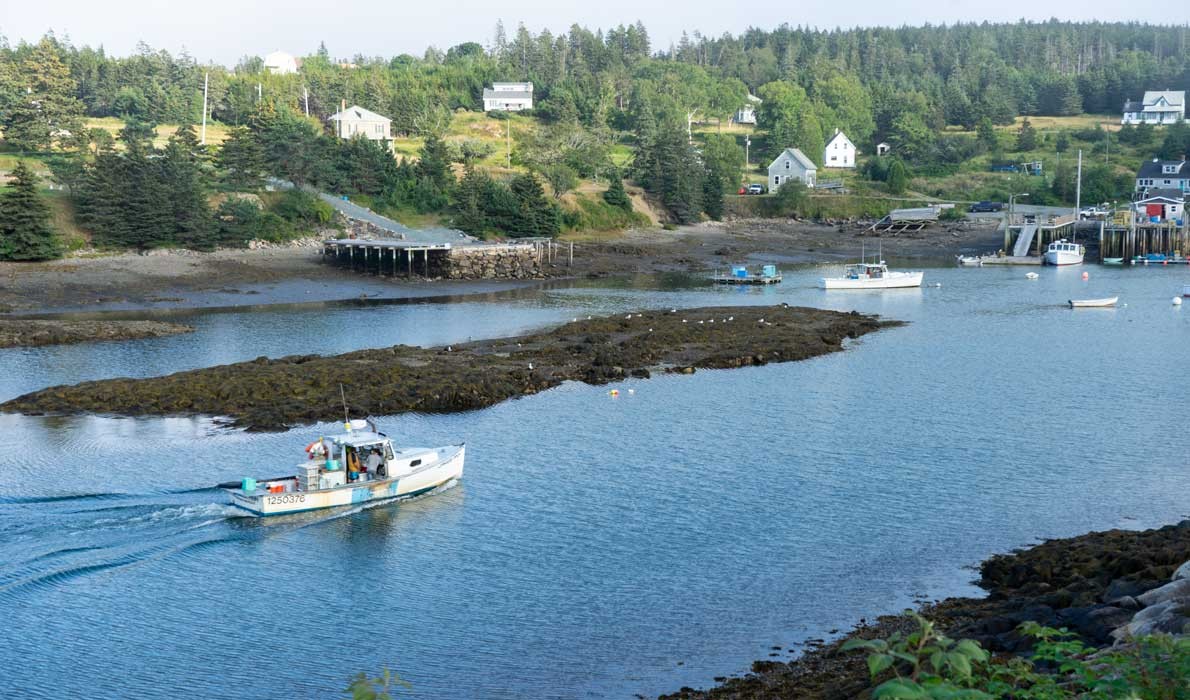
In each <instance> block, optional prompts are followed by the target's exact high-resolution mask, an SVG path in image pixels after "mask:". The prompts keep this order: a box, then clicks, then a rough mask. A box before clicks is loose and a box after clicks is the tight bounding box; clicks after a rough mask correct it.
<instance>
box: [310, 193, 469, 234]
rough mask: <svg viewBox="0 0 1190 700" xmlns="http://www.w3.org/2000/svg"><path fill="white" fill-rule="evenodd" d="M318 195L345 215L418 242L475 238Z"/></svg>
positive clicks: (346, 201) (327, 195)
mask: <svg viewBox="0 0 1190 700" xmlns="http://www.w3.org/2000/svg"><path fill="white" fill-rule="evenodd" d="M318 196H319V197H321V198H322V200H323V201H324V202H326V203H327V204H330V205H331V206H332V207H334V208H335V209H338V210H339V211H341V212H343V214H344V215H346V216H348V217H349V218H352V219H358V220H360V221H367V222H368V223H370V224H373V225H375V226H378V227H380V228H382V229H384V230H385V231H388V232H390V233H393V234H400V235H402V236H404V240H407V241H415V242H417V243H459V242H462V241H471V240H474V239H473V238H472V237H471V236H468V235H467V234H465V233H463V232H462V231H456V230H454V229H449V228H422V229H415V228H409V227H408V226H406V225H404V224H402V223H400V222H398V221H393V220H392V219H390V218H388V217H386V216H381V215H379V214H377V213H376V212H374V211H372V210H371V209H367V208H365V207H361V206H360V205H358V204H355V203H353V202H350V201H348V200H346V199H343V198H342V197H335V196H333V195H329V194H326V193H325V192H319V193H318Z"/></svg>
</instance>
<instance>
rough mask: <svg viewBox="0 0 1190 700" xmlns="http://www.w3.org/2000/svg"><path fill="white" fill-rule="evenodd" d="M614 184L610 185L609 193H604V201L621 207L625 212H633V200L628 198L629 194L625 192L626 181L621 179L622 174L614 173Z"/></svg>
mask: <svg viewBox="0 0 1190 700" xmlns="http://www.w3.org/2000/svg"><path fill="white" fill-rule="evenodd" d="M611 178H612V182H611V184H610V185H608V188H607V191H606V192H604V193H603V201H605V202H607V203H608V204H610V205H612V206H613V207H619V208H621V209H623V210H624V211H632V200H631V199H629V198H628V193H627V192H625V191H624V181H623V180H622V179H621V178H620V173H618V172H615V173H612V176H611Z"/></svg>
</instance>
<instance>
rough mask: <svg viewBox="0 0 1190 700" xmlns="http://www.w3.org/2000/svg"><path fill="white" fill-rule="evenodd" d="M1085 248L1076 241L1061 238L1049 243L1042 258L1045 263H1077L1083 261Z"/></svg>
mask: <svg viewBox="0 0 1190 700" xmlns="http://www.w3.org/2000/svg"><path fill="white" fill-rule="evenodd" d="M1085 254H1086V250H1084V249H1083V247H1082V246H1081V245H1079V244H1077V243H1071V242H1070V241H1068V240H1066V239H1065V238H1063V239H1062V240H1060V241H1054V242H1053V243H1050V244H1049V246H1048V247H1047V248H1046V249H1045V256H1044V257H1043V258H1042V259H1043V260H1044V261H1045V264H1046V265H1079V264H1081V263H1082V261H1083V255H1085Z"/></svg>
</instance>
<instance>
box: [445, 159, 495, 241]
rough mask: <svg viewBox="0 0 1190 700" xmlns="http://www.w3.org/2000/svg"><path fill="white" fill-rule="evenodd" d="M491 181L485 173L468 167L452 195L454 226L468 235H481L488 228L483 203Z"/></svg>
mask: <svg viewBox="0 0 1190 700" xmlns="http://www.w3.org/2000/svg"><path fill="white" fill-rule="evenodd" d="M491 184H492V179H491V178H490V177H488V175H487V173H485V172H483V171H481V170H477V169H475V168H473V167H468V168H467V170H466V172H464V173H463V179H462V180H460V181H459V186H458V187H456V188H455V193H454V207H453V208H454V221H453V223H454V225H455V226H457V227H458V228H459V229H460V230H462V231H466V232H467V233H470V234H476V235H478V234H482V233H483V232H484V231H486V230H487V228H488V219H487V214H486V213H485V211H484V203H485V199H486V196H487V191H488V189H489V188H490V187H491Z"/></svg>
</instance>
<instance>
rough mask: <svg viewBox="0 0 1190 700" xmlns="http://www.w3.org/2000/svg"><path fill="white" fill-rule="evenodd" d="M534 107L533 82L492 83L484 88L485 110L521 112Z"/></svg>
mask: <svg viewBox="0 0 1190 700" xmlns="http://www.w3.org/2000/svg"><path fill="white" fill-rule="evenodd" d="M522 109H533V83H492V87H490V88H484V89H483V111H485V112H493V111H495V112H519V111H521V110H522Z"/></svg>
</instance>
